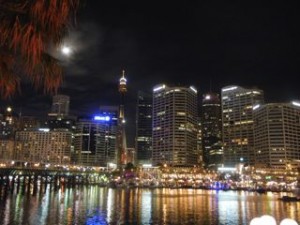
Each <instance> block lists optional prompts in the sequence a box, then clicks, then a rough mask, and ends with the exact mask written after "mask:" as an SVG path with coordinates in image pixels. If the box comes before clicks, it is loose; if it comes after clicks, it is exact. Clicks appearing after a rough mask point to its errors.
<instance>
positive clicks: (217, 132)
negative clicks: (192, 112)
mask: <svg viewBox="0 0 300 225" xmlns="http://www.w3.org/2000/svg"><path fill="white" fill-rule="evenodd" d="M201 127H202V146H203V148H202V149H203V162H204V167H205V168H214V169H216V168H218V167H220V166H222V165H223V146H222V116H221V101H220V97H219V95H218V94H216V93H207V94H204V95H203V99H202V107H201Z"/></svg>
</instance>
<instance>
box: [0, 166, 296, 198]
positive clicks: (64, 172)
mask: <svg viewBox="0 0 300 225" xmlns="http://www.w3.org/2000/svg"><path fill="white" fill-rule="evenodd" d="M14 184H18V185H24V184H34V185H40V184H52V185H53V186H54V187H57V188H58V187H60V186H61V185H71V186H72V185H99V186H104V187H105V186H107V187H115V188H132V187H140V188H162V187H163V188H196V189H215V190H218V189H221V190H247V191H257V192H261V193H263V192H266V191H272V192H294V191H295V190H296V189H297V188H298V187H299V173H298V171H286V170H284V171H279V170H271V169H269V170H267V169H255V170H254V169H253V168H252V169H251V170H249V169H247V168H246V169H243V170H226V169H224V170H219V171H208V170H203V169H202V168H198V167H192V168H190V167H185V168H183V167H181V168H179V167H166V166H162V167H150V166H147V167H131V168H124V169H122V170H117V169H110V168H109V167H83V166H76V165H58V164H53V165H51V164H47V163H46V164H45V163H28V162H21V161H18V162H16V161H11V162H5V163H4V162H2V163H0V185H1V186H6V187H8V188H9V187H13V186H14Z"/></svg>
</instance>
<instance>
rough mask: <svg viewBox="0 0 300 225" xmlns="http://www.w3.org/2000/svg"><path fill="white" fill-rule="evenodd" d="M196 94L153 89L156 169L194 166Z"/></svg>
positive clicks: (188, 89) (185, 89) (159, 87)
mask: <svg viewBox="0 0 300 225" xmlns="http://www.w3.org/2000/svg"><path fill="white" fill-rule="evenodd" d="M197 115H198V113H197V90H196V89H195V88H194V87H192V86H191V87H168V86H166V85H165V84H160V85H157V86H155V87H154V89H153V114H152V118H153V126H152V127H153V130H152V147H153V153H152V161H153V164H154V165H158V164H167V165H171V166H194V165H196V164H197V163H198V156H199V153H198V152H197V132H198V121H197Z"/></svg>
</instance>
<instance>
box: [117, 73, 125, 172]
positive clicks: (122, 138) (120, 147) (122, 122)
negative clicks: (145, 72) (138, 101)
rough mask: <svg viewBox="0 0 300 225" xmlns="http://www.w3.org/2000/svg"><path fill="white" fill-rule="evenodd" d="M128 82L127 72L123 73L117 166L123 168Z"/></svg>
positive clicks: (120, 84) (120, 88)
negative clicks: (125, 105)
mask: <svg viewBox="0 0 300 225" xmlns="http://www.w3.org/2000/svg"><path fill="white" fill-rule="evenodd" d="M126 84H127V80H126V78H125V71H124V70H123V71H122V77H121V78H120V80H119V92H120V97H121V100H120V107H119V118H118V133H117V140H116V141H117V143H116V147H117V166H118V167H122V166H123V165H125V164H126V151H127V142H126V132H125V112H124V102H125V101H124V100H125V93H126V92H127V87H126Z"/></svg>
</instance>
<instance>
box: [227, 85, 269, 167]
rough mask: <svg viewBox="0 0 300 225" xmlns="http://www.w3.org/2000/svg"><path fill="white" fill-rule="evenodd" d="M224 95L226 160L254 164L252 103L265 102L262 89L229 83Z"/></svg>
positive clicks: (229, 162) (230, 164)
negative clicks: (230, 84)
mask: <svg viewBox="0 0 300 225" xmlns="http://www.w3.org/2000/svg"><path fill="white" fill-rule="evenodd" d="M221 96H222V123H223V145H224V163H225V165H228V166H235V165H236V164H239V163H254V142H253V136H254V126H253V106H254V105H256V104H262V103H263V102H264V94H263V91H261V90H259V89H246V88H242V87H239V86H227V87H224V88H222V93H221Z"/></svg>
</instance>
